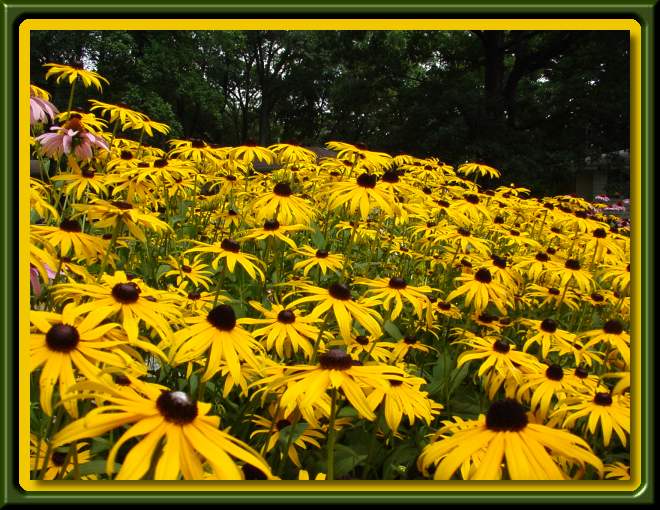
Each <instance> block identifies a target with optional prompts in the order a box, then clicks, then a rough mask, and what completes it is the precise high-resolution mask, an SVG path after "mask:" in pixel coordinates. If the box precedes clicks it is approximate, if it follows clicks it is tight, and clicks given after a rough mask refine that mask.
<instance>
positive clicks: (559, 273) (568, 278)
mask: <svg viewBox="0 0 660 510" xmlns="http://www.w3.org/2000/svg"><path fill="white" fill-rule="evenodd" d="M551 274H552V276H553V278H554V281H555V282H556V283H557V287H560V288H562V289H566V288H567V286H568V285H575V286H576V287H577V288H578V289H580V290H581V291H582V292H591V289H592V288H593V286H594V280H593V275H592V274H591V273H590V272H589V271H587V270H585V269H583V268H582V264H580V261H579V260H577V259H567V260H566V262H564V265H563V266H561V265H557V266H555V267H553V268H552V270H551Z"/></svg>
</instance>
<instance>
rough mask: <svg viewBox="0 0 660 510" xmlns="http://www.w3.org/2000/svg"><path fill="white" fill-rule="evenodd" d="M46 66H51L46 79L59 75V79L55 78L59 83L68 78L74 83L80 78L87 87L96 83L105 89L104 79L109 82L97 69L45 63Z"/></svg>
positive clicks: (96, 85)
mask: <svg viewBox="0 0 660 510" xmlns="http://www.w3.org/2000/svg"><path fill="white" fill-rule="evenodd" d="M44 67H48V68H49V69H48V71H47V72H46V79H48V78H50V77H51V76H57V79H56V80H55V82H56V83H59V82H61V81H62V80H68V82H69V84H71V85H73V83H74V82H75V81H76V80H78V79H79V78H80V80H82V82H83V85H84V86H85V87H89V86H91V85H94V86H95V87H96V88H97V89H98V90H99V91H103V86H102V85H101V82H102V81H104V82H106V83H109V82H108V80H106V79H105V78H104V77H103V76H101V75H100V74H99V73H97V72H96V71H90V70H87V69H84V68H83V67H82V66H67V65H64V64H44Z"/></svg>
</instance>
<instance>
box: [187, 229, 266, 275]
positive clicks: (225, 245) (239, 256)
mask: <svg viewBox="0 0 660 510" xmlns="http://www.w3.org/2000/svg"><path fill="white" fill-rule="evenodd" d="M195 244H196V245H197V246H196V247H194V248H190V249H189V250H186V252H185V253H195V252H198V253H211V254H213V255H214V257H213V260H212V261H211V267H212V268H213V269H218V266H219V265H220V261H221V260H224V262H225V265H226V266H227V269H229V272H231V273H233V272H234V270H235V269H236V264H237V263H238V264H240V266H241V267H242V268H243V269H245V271H246V272H247V274H248V275H250V278H252V279H253V280H256V279H257V275H258V277H259V278H260V279H261V280H262V281H263V280H264V279H265V278H266V276H265V275H264V272H263V271H262V270H261V269H260V268H259V266H258V265H257V264H261V261H260V260H259V259H258V258H257V257H256V256H254V255H250V254H249V253H245V252H242V251H241V245H240V244H239V243H238V241H235V240H234V239H223V240H222V242H221V243H220V244H218V243H214V244H207V243H203V242H201V241H195Z"/></svg>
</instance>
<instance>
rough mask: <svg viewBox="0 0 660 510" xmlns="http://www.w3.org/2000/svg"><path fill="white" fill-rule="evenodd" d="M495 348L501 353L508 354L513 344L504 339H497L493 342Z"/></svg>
mask: <svg viewBox="0 0 660 510" xmlns="http://www.w3.org/2000/svg"><path fill="white" fill-rule="evenodd" d="M493 350H494V351H495V352H499V353H500V354H506V353H508V352H509V351H510V350H511V345H510V344H509V343H508V342H505V341H503V340H495V342H493Z"/></svg>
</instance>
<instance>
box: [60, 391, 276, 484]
mask: <svg viewBox="0 0 660 510" xmlns="http://www.w3.org/2000/svg"><path fill="white" fill-rule="evenodd" d="M80 389H86V390H87V392H88V394H89V396H91V397H95V398H99V399H101V400H102V401H107V402H109V404H107V405H100V406H98V407H96V408H94V409H92V410H91V411H90V412H89V413H88V414H87V415H86V416H85V417H84V418H81V419H79V420H77V421H75V422H73V423H71V424H69V425H67V426H66V427H65V428H64V429H62V430H61V431H59V432H58V433H57V434H56V435H55V437H54V438H53V444H54V445H55V446H59V445H62V444H68V443H71V442H73V441H76V440H79V439H83V438H89V437H98V436H101V435H102V434H104V433H106V432H108V431H110V430H113V429H116V428H117V427H120V426H122V425H126V424H132V426H131V427H130V428H129V429H128V430H127V431H126V432H124V434H123V435H122V436H121V437H120V438H119V439H118V440H117V441H116V442H115V444H114V445H113V447H112V449H111V450H110V453H109V454H108V459H107V471H108V473H112V471H113V466H114V463H115V459H116V457H117V453H118V452H119V449H120V448H121V446H122V445H124V444H125V443H126V442H127V441H128V440H130V439H135V438H139V440H138V442H137V443H136V444H135V445H134V446H133V447H132V448H131V449H130V451H129V452H128V454H127V455H126V457H125V458H124V461H123V462H122V465H121V468H120V469H119V471H118V473H117V475H116V476H115V479H116V480H140V479H141V478H143V477H144V476H145V475H146V474H147V471H148V470H149V467H150V466H151V464H152V462H154V463H155V471H154V475H153V476H154V479H156V480H177V479H178V478H179V476H180V475H183V477H184V478H185V479H186V480H202V479H204V478H205V475H204V473H205V468H204V465H205V464H208V466H209V467H210V469H211V470H212V472H213V474H214V475H215V476H216V477H218V478H220V479H223V480H242V479H244V478H245V476H244V474H243V471H242V470H241V467H240V464H239V462H241V463H245V464H250V465H252V466H255V467H256V468H258V469H260V470H261V471H262V472H263V473H265V474H266V475H267V476H268V477H271V476H272V475H271V474H270V468H269V466H268V464H267V463H266V461H265V460H264V459H263V458H262V457H261V455H259V453H257V452H256V451H255V450H253V449H252V448H251V447H250V446H248V445H247V444H245V443H243V442H242V441H240V440H238V439H236V438H234V437H233V436H231V435H230V434H228V433H227V432H223V431H221V430H219V429H218V427H219V425H220V419H219V418H218V417H217V416H209V414H208V413H209V412H210V410H211V404H207V403H204V402H198V401H195V400H193V399H192V398H191V397H190V396H189V395H187V394H186V393H184V392H182V391H171V390H163V389H161V387H159V386H155V385H145V386H144V387H143V388H141V390H140V391H136V392H134V393H133V394H128V393H125V392H120V391H118V390H117V389H115V388H114V387H112V386H107V385H100V384H90V383H87V384H81V385H80ZM162 440H164V446H163V448H162V450H159V448H158V445H159V444H160V443H161V441H162ZM157 451H158V453H159V455H158V456H157V457H155V454H156V452H157ZM154 457H155V458H154Z"/></svg>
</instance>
